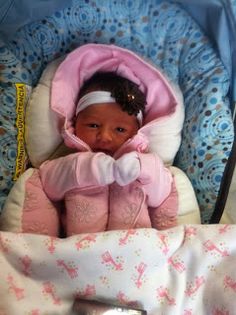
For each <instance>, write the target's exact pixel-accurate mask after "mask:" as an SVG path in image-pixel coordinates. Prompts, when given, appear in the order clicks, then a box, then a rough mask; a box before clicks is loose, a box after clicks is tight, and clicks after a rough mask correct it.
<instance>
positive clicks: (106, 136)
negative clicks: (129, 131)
mask: <svg viewBox="0 0 236 315" xmlns="http://www.w3.org/2000/svg"><path fill="white" fill-rule="evenodd" d="M97 139H98V140H99V141H101V142H111V141H112V132H111V131H110V130H108V129H106V128H103V129H101V130H99V132H98V134H97Z"/></svg>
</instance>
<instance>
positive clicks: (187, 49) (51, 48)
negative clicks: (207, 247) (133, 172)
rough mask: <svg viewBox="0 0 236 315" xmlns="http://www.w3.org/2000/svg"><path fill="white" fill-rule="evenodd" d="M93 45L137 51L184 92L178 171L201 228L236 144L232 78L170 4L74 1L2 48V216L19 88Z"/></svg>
mask: <svg viewBox="0 0 236 315" xmlns="http://www.w3.org/2000/svg"><path fill="white" fill-rule="evenodd" d="M89 42H94V43H106V44H109V43H112V44H115V45H118V46H121V47H125V48H128V49H131V50H133V51H134V52H136V53H138V54H140V55H141V56H143V57H145V58H147V59H148V60H149V61H151V62H152V63H154V64H155V65H157V66H158V67H160V68H162V69H164V71H165V72H166V73H167V75H168V76H169V77H170V79H171V80H172V81H173V82H175V83H176V84H179V86H180V88H181V90H182V91H183V94H184V99H185V107H186V118H185V124H184V129H183V141H182V145H181V148H180V150H179V152H178V155H177V157H176V162H175V164H176V165H177V166H179V167H180V168H181V169H183V170H184V171H185V172H186V173H187V175H188V176H189V178H190V180H191V182H192V184H193V186H194V189H195V191H196V194H197V198H198V202H199V204H200V208H201V213H202V221H203V222H208V221H209V218H210V217H211V214H212V212H213V210H214V206H215V202H216V197H217V193H218V191H219V187H220V183H221V178H222V174H223V171H224V168H225V165H226V162H227V159H228V156H229V153H230V151H231V147H232V143H233V123H232V118H231V114H230V110H229V103H228V99H227V97H226V95H227V92H228V88H229V78H228V74H227V72H226V70H225V69H224V67H223V65H222V62H221V61H220V59H219V58H218V56H217V53H216V50H215V49H214V47H213V46H212V44H211V42H209V40H208V39H207V38H206V37H205V36H204V34H203V32H202V31H201V29H200V28H199V26H198V25H197V24H196V23H195V22H194V21H193V19H192V18H191V17H190V16H189V15H188V14H187V13H186V12H185V11H184V10H183V9H182V8H181V7H180V6H179V5H177V4H175V3H171V2H170V1H166V2H164V1H163V2H162V1H154V0H146V1H128V0H126V1H116V0H93V1H90V0H87V1H86V0H83V1H82V0H80V1H79V0H73V2H72V6H71V7H68V8H66V9H64V10H61V11H58V12H56V13H55V14H54V15H52V16H50V17H46V18H44V19H43V20H41V21H38V22H33V23H31V24H28V25H26V26H24V27H23V28H22V29H20V30H19V31H18V33H17V34H16V35H15V37H14V38H13V39H12V40H11V41H10V42H8V43H7V44H6V45H5V46H3V47H1V48H0V68H1V83H0V89H1V96H0V97H1V99H0V102H1V107H0V113H1V115H0V206H1V208H2V206H3V204H4V201H5V198H6V196H7V194H8V192H9V190H10V188H11V187H12V184H13V179H12V178H13V176H14V174H15V168H16V155H17V145H18V141H17V128H16V127H15V122H16V118H17V117H16V116H17V115H16V109H15V107H16V87H15V83H25V84H26V85H27V86H29V87H34V86H35V85H36V84H37V82H38V79H39V77H40V75H41V73H42V71H43V69H44V68H45V67H46V65H47V64H48V63H49V62H50V61H52V60H53V59H55V58H57V57H59V56H61V55H64V54H66V53H68V52H70V51H71V50H73V49H74V48H75V47H78V46H80V45H82V44H85V43H89Z"/></svg>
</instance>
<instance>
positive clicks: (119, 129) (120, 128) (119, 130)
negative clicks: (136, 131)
mask: <svg viewBox="0 0 236 315" xmlns="http://www.w3.org/2000/svg"><path fill="white" fill-rule="evenodd" d="M116 131H118V132H121V133H123V132H125V131H126V129H125V128H122V127H117V128H116Z"/></svg>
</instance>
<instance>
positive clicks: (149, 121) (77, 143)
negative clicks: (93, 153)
mask: <svg viewBox="0 0 236 315" xmlns="http://www.w3.org/2000/svg"><path fill="white" fill-rule="evenodd" d="M97 71H115V72H117V73H118V74H119V75H122V76H124V77H126V78H128V79H130V80H131V81H133V82H135V83H136V84H138V86H139V88H140V89H141V90H142V91H143V92H144V93H146V100H147V104H146V108H145V114H144V123H143V126H142V127H141V128H140V129H139V132H138V134H137V135H136V136H134V138H132V139H130V140H128V141H127V142H126V143H125V144H124V145H123V146H122V153H124V152H129V151H132V150H134V149H137V150H138V151H140V152H143V151H145V150H146V148H147V146H148V149H149V151H151V152H156V153H158V154H159V155H160V157H161V158H162V159H163V160H164V162H165V163H166V164H171V163H172V162H173V159H174V157H175V154H176V152H177V150H178V148H179V145H180V141H181V130H182V125H183V120H184V110H183V102H182V96H181V93H180V92H179V91H178V89H177V88H176V87H173V86H172V85H171V84H170V82H169V81H168V80H167V78H166V77H165V76H164V75H163V73H161V72H160V70H158V69H157V68H155V67H153V66H152V65H150V64H149V63H147V62H146V61H144V60H143V59H141V58H140V57H139V56H137V55H136V54H134V53H133V52H131V51H129V50H127V49H123V48H120V47H117V46H113V45H103V44H87V45H84V46H81V47H79V48H77V49H76V50H74V51H73V52H72V53H70V54H69V55H68V56H67V57H66V59H65V60H64V61H63V62H62V63H61V65H60V66H59V67H58V69H57V71H56V73H55V76H54V78H53V82H52V92H51V108H52V110H53V111H55V112H56V113H58V114H59V117H60V119H61V126H62V136H63V138H64V141H65V144H66V145H67V146H69V147H72V148H76V149H78V150H80V151H86V150H90V148H89V147H88V146H87V145H85V143H84V142H82V141H81V140H80V139H78V138H77V137H76V136H75V135H74V128H73V118H74V115H75V109H76V101H77V97H78V92H79V90H80V88H81V87H82V85H83V83H84V81H86V80H87V79H88V78H89V77H91V76H92V75H93V74H94V73H95V72H97ZM167 144H168V145H167ZM117 154H118V155H120V153H117Z"/></svg>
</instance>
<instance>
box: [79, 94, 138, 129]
mask: <svg viewBox="0 0 236 315" xmlns="http://www.w3.org/2000/svg"><path fill="white" fill-rule="evenodd" d="M102 103H116V100H115V98H114V97H112V96H111V93H110V92H108V91H94V92H89V93H87V94H85V95H84V96H83V97H81V99H80V100H79V102H78V104H77V106H76V111H75V114H76V116H77V115H78V113H79V112H81V111H82V110H84V109H85V108H87V107H88V106H90V105H93V104H102ZM137 120H138V122H139V124H140V126H141V125H142V122H143V114H142V111H141V110H140V111H139V112H138V114H137Z"/></svg>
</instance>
